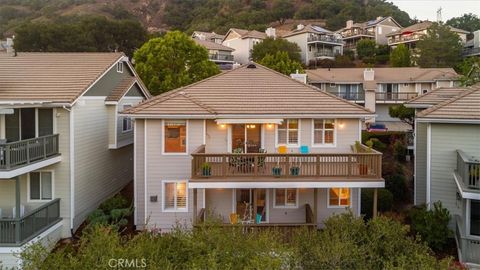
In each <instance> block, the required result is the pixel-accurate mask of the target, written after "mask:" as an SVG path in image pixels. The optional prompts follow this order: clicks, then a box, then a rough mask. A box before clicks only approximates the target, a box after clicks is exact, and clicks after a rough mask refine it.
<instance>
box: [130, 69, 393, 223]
mask: <svg viewBox="0 0 480 270" xmlns="http://www.w3.org/2000/svg"><path fill="white" fill-rule="evenodd" d="M123 115H125V116H128V117H131V118H132V119H134V123H135V129H134V130H135V224H136V226H137V228H138V229H143V228H160V229H162V230H169V229H171V228H172V227H174V226H175V225H176V224H178V223H180V224H182V225H187V227H191V226H192V225H194V224H195V223H196V222H201V221H202V220H204V219H205V218H208V217H209V216H217V217H219V218H220V219H221V220H222V221H223V223H225V224H238V223H241V224H243V225H244V226H270V225H273V224H274V225H275V226H319V227H321V226H322V222H323V220H324V219H326V218H328V217H329V216H331V215H332V214H334V213H341V212H344V211H347V209H350V210H351V211H352V212H353V213H354V214H355V215H359V214H360V196H361V195H360V194H361V189H362V188H375V190H376V188H383V187H384V180H383V179H382V174H381V158H382V155H381V153H378V152H376V151H374V150H372V149H368V148H366V147H365V146H363V145H361V144H360V143H358V142H359V141H360V140H361V126H362V121H363V120H364V119H365V118H366V117H371V116H372V112H370V111H369V110H367V109H365V108H363V107H361V106H358V105H356V104H353V103H350V102H348V101H346V100H343V99H340V98H338V97H336V96H334V95H332V94H329V93H326V92H322V91H319V90H318V89H316V88H314V87H312V86H309V85H307V84H304V83H301V82H299V81H296V80H294V79H292V78H290V77H288V76H285V75H283V74H280V73H278V72H275V71H273V70H270V69H268V68H266V67H263V66H261V65H259V64H256V63H250V64H248V65H244V66H242V67H239V68H237V69H234V70H231V71H228V72H225V73H223V74H219V75H217V76H214V77H210V78H208V79H205V80H203V81H200V82H197V83H194V84H191V85H188V86H185V87H182V88H180V89H177V90H173V91H170V92H168V93H165V94H162V95H160V96H157V97H155V98H153V99H151V100H149V101H147V102H145V103H142V104H140V105H138V106H135V107H133V108H130V109H128V110H126V111H125V112H123ZM356 142H357V143H356ZM206 213H208V214H206Z"/></svg>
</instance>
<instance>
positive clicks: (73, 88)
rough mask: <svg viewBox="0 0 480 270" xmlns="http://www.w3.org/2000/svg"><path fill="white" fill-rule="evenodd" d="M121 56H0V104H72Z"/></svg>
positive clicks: (118, 54)
mask: <svg viewBox="0 0 480 270" xmlns="http://www.w3.org/2000/svg"><path fill="white" fill-rule="evenodd" d="M122 57H124V54H123V53H18V54H17V56H15V57H13V56H10V55H8V54H0V101H1V102H9V101H14V102H17V101H20V102H22V101H39V102H40V101H41V102H55V103H72V102H73V101H74V100H75V99H76V98H78V97H79V96H80V95H81V94H83V92H84V91H86V90H87V89H88V88H89V87H90V86H91V85H92V84H93V83H94V82H95V80H96V79H98V78H99V77H100V76H101V75H102V74H103V73H104V72H105V71H107V70H108V69H109V68H110V67H111V66H112V65H113V64H114V63H115V62H117V61H118V60H119V59H120V58H122Z"/></svg>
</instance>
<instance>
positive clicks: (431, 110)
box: [417, 88, 480, 117]
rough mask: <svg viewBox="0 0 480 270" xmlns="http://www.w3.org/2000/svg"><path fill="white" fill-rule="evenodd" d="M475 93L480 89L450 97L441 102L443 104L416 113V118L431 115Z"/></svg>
mask: <svg viewBox="0 0 480 270" xmlns="http://www.w3.org/2000/svg"><path fill="white" fill-rule="evenodd" d="M477 91H480V88H472V89H469V90H466V91H465V92H464V93H461V94H459V95H457V96H454V97H452V98H450V99H448V100H445V101H443V102H440V103H438V104H437V105H434V106H432V107H430V108H428V109H426V110H424V111H421V112H420V113H418V115H417V116H418V117H425V116H426V115H428V114H430V113H432V112H434V111H436V110H438V109H440V108H443V107H445V106H446V105H448V104H451V103H453V102H455V101H457V100H459V99H461V98H464V97H466V96H468V95H470V94H473V93H475V92H477Z"/></svg>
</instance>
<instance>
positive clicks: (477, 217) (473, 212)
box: [467, 200, 480, 237]
mask: <svg viewBox="0 0 480 270" xmlns="http://www.w3.org/2000/svg"><path fill="white" fill-rule="evenodd" d="M469 208H470V209H469V210H470V211H469V213H468V215H469V221H468V222H469V224H468V227H469V229H470V230H469V232H468V233H469V234H470V235H471V236H475V237H480V201H479V200H470V207H469ZM467 211H468V210H467Z"/></svg>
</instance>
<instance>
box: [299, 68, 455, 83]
mask: <svg viewBox="0 0 480 270" xmlns="http://www.w3.org/2000/svg"><path fill="white" fill-rule="evenodd" d="M364 71H365V69H364V68H331V69H328V68H317V69H307V70H306V73H307V77H308V81H309V82H311V83H322V82H327V83H330V82H331V83H363V82H364V77H363V72H364ZM373 71H374V81H373V82H372V83H383V82H392V83H395V82H397V83H408V82H434V81H441V80H456V79H458V77H459V75H458V74H457V73H456V72H455V70H454V69H453V68H419V67H399V68H393V67H389V68H373ZM372 83H370V84H372Z"/></svg>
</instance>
